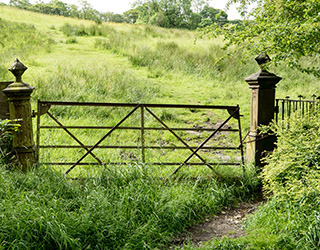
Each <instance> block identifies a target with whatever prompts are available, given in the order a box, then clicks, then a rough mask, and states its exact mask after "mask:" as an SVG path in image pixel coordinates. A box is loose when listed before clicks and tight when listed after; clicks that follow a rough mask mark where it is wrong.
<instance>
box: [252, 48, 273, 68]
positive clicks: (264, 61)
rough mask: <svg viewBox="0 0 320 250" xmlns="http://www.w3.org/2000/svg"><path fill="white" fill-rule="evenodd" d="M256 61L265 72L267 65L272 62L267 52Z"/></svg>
mask: <svg viewBox="0 0 320 250" xmlns="http://www.w3.org/2000/svg"><path fill="white" fill-rule="evenodd" d="M255 60H256V61H257V63H258V64H259V67H260V69H261V70H265V65H266V64H267V63H268V62H270V61H271V59H270V57H269V56H268V55H267V54H266V53H265V52H262V53H261V54H260V55H258V56H257V57H256V58H255Z"/></svg>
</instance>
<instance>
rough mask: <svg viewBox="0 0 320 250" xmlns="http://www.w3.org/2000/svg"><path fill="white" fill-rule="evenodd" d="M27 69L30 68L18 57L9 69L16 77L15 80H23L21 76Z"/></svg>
mask: <svg viewBox="0 0 320 250" xmlns="http://www.w3.org/2000/svg"><path fill="white" fill-rule="evenodd" d="M27 69H28V68H27V67H26V66H24V65H23V63H22V62H20V61H19V59H18V58H16V60H15V61H14V63H13V64H12V65H11V67H10V68H9V69H8V70H9V71H10V72H11V73H12V74H13V75H14V76H15V77H16V81H15V82H22V80H21V77H22V75H23V73H24V72H25V71H26V70H27Z"/></svg>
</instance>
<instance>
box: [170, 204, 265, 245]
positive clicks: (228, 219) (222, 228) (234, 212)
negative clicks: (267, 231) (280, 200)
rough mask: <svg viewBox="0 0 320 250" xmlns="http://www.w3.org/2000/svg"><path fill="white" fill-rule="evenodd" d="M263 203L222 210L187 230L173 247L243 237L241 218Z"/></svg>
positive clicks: (176, 240) (239, 205) (240, 205)
mask: <svg viewBox="0 0 320 250" xmlns="http://www.w3.org/2000/svg"><path fill="white" fill-rule="evenodd" d="M262 203H263V202H262V201H257V202H253V203H247V202H244V203H240V204H238V205H237V206H236V207H233V208H228V209H224V210H222V211H221V213H220V214H218V215H215V216H213V217H211V218H208V219H206V221H205V222H204V223H201V224H197V225H194V226H192V227H190V228H188V229H187V232H186V233H184V234H182V235H181V236H180V237H179V238H176V239H175V240H174V243H175V245H180V246H181V245H182V244H183V243H184V242H186V241H189V242H190V241H191V242H192V243H193V244H194V245H197V246H199V245H201V243H203V242H206V241H209V240H212V239H213V238H221V237H223V236H227V237H230V238H238V237H241V236H244V235H245V234H246V232H245V231H244V230H242V229H241V222H242V220H243V218H244V217H245V216H246V215H248V214H250V213H252V212H254V211H255V210H256V209H257V207H258V206H260V205H261V204H262Z"/></svg>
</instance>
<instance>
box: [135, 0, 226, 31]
mask: <svg viewBox="0 0 320 250" xmlns="http://www.w3.org/2000/svg"><path fill="white" fill-rule="evenodd" d="M134 6H135V8H134V9H133V10H135V11H136V13H138V18H137V19H136V22H137V23H141V24H153V25H157V26H160V27H165V28H184V29H196V28H198V27H203V26H204V22H205V20H207V19H209V20H210V24H212V23H214V22H219V23H220V24H221V23H225V22H227V21H228V20H227V18H228V16H227V14H226V13H225V12H223V11H222V10H218V9H214V8H212V7H209V6H208V5H207V3H206V1H199V0H174V1H172V0H153V1H136V2H135V4H134ZM194 11H195V12H194ZM218 16H219V17H218Z"/></svg>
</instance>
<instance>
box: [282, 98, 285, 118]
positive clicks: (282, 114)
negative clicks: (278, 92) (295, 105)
mask: <svg viewBox="0 0 320 250" xmlns="http://www.w3.org/2000/svg"><path fill="white" fill-rule="evenodd" d="M284 108H285V107H284V100H282V102H281V109H282V113H281V119H282V121H283V120H284V113H285V111H284Z"/></svg>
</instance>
